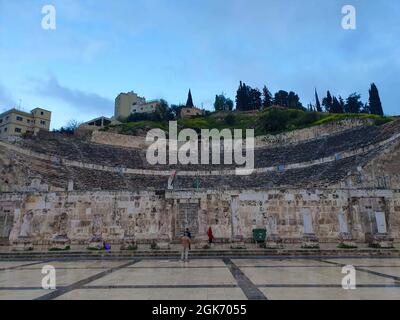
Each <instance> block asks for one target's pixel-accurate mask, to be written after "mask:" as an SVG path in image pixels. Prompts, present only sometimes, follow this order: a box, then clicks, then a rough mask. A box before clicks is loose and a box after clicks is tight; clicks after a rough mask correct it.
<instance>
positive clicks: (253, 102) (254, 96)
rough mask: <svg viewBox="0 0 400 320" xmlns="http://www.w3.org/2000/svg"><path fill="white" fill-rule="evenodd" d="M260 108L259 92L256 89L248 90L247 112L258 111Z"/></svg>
mask: <svg viewBox="0 0 400 320" xmlns="http://www.w3.org/2000/svg"><path fill="white" fill-rule="evenodd" d="M261 106H262V99H261V92H260V90H258V89H257V88H255V89H253V88H251V89H250V104H249V110H259V109H261Z"/></svg>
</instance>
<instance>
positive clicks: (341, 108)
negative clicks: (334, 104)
mask: <svg viewBox="0 0 400 320" xmlns="http://www.w3.org/2000/svg"><path fill="white" fill-rule="evenodd" d="M339 104H340V110H342V113H344V110H345V106H346V103H345V102H344V100H343V98H342V97H341V96H339Z"/></svg>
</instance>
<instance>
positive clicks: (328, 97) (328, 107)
mask: <svg viewBox="0 0 400 320" xmlns="http://www.w3.org/2000/svg"><path fill="white" fill-rule="evenodd" d="M322 105H323V106H324V107H325V111H326V112H332V107H333V99H332V95H331V93H330V92H329V90H328V92H327V93H326V97H325V98H324V99H322Z"/></svg>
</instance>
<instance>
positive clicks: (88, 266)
mask: <svg viewBox="0 0 400 320" xmlns="http://www.w3.org/2000/svg"><path fill="white" fill-rule="evenodd" d="M48 265H50V266H53V267H54V270H55V275H56V276H55V281H56V288H55V289H46V290H45V289H43V288H42V279H43V277H45V276H46V275H47V274H46V273H45V274H43V273H42V271H43V270H42V269H43V267H44V266H48ZM347 265H351V266H354V268H355V281H356V282H355V285H356V288H355V289H353V290H345V289H343V287H342V279H343V277H345V276H346V274H344V273H342V267H343V266H347ZM20 299H41V300H50V299H73V300H76V299H84V300H87V299H89V300H95V299H101V300H103V299H115V300H149V299H156V300H243V299H252V300H262V299H268V300H292V299H300V300H304V299H329V300H333V299H339V300H358V299H362V300H373V299H396V300H398V299H400V259H399V258H322V259H321V258H311V257H307V258H290V259H289V258H287V259H285V258H270V259H268V258H263V257H255V258H247V257H246V258H238V257H235V258H220V259H219V258H210V259H193V260H190V261H189V262H181V261H179V260H175V259H146V258H138V259H131V260H58V261H0V300H20Z"/></svg>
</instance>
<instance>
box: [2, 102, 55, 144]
mask: <svg viewBox="0 0 400 320" xmlns="http://www.w3.org/2000/svg"><path fill="white" fill-rule="evenodd" d="M50 121H51V111H48V110H45V109H42V108H35V109H33V110H32V111H31V112H25V111H21V110H18V109H15V108H13V109H10V110H8V111H6V112H4V113H2V114H0V138H7V137H9V136H20V135H22V134H25V133H31V134H36V133H38V132H39V131H40V130H45V131H49V129H50Z"/></svg>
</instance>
